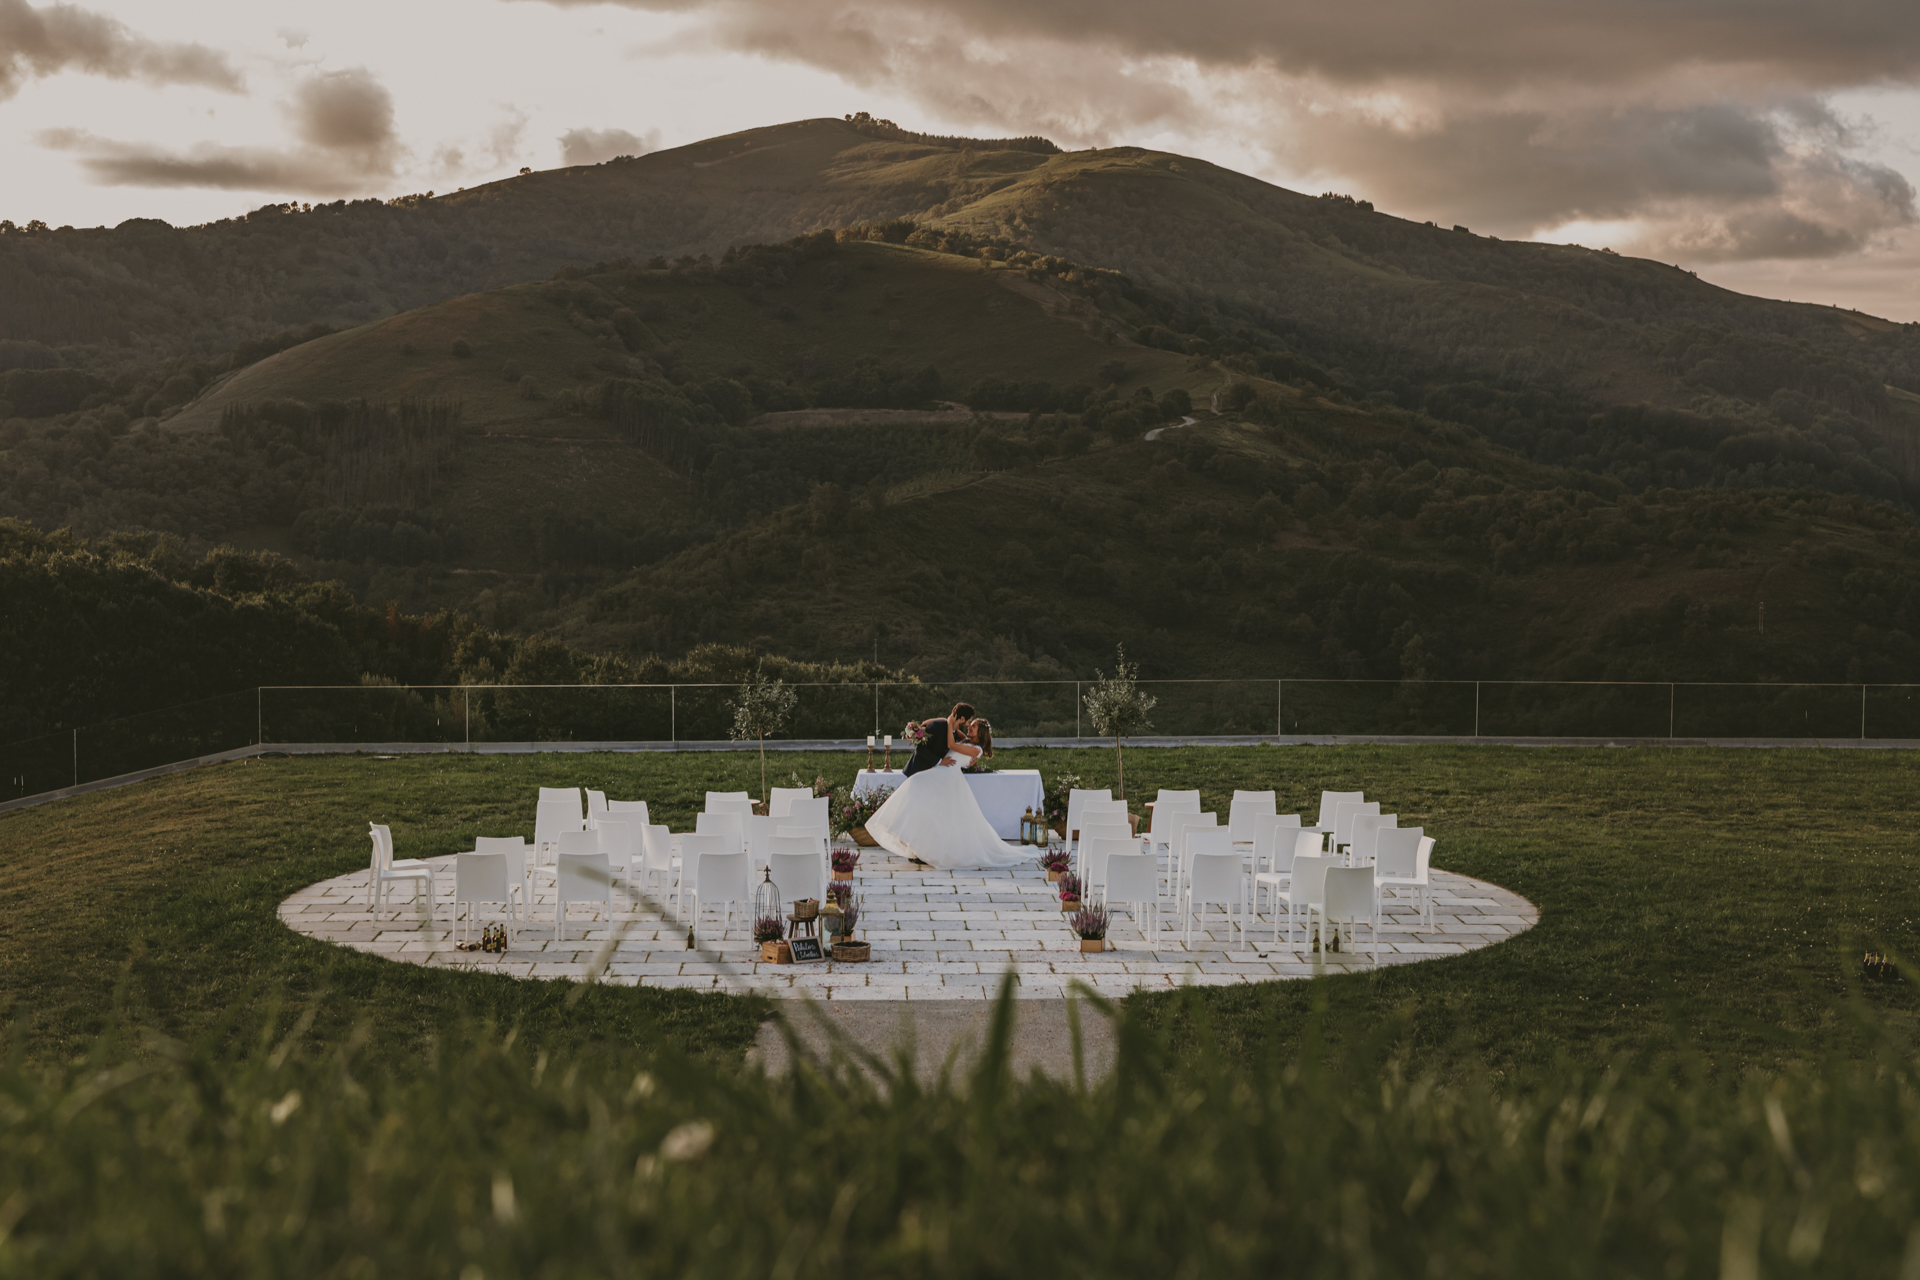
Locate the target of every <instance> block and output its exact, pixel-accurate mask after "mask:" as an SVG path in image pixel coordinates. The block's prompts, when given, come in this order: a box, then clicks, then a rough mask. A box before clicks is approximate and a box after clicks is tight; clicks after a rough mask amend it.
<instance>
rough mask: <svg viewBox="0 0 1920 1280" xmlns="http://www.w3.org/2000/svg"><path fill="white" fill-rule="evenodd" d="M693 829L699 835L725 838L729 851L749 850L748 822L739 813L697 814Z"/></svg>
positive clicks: (743, 851)
mask: <svg viewBox="0 0 1920 1280" xmlns="http://www.w3.org/2000/svg"><path fill="white" fill-rule="evenodd" d="M693 829H694V831H695V832H696V833H697V834H699V835H703V836H719V837H720V838H721V839H723V840H725V841H726V842H727V852H728V853H745V852H746V851H747V824H746V822H745V820H744V819H742V818H741V816H740V815H739V814H737V813H711V812H709V813H698V814H695V815H694V818H693Z"/></svg>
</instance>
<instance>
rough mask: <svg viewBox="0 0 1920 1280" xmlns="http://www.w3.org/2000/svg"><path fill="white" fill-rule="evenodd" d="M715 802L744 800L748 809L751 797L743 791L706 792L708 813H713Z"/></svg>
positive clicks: (751, 801) (750, 804)
mask: <svg viewBox="0 0 1920 1280" xmlns="http://www.w3.org/2000/svg"><path fill="white" fill-rule="evenodd" d="M716 800H745V801H746V802H747V804H748V806H749V807H751V806H752V804H753V797H752V796H750V795H748V794H747V793H746V792H744V791H709V792H707V811H708V812H709V813H711V812H713V811H714V809H713V804H714V801H716Z"/></svg>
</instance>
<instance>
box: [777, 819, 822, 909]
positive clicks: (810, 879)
mask: <svg viewBox="0 0 1920 1280" xmlns="http://www.w3.org/2000/svg"><path fill="white" fill-rule="evenodd" d="M767 872H768V874H769V875H770V876H771V877H772V879H773V883H774V884H775V885H776V886H778V887H779V890H780V901H781V902H782V903H783V904H786V905H788V906H791V905H792V904H793V903H795V902H798V901H800V900H801V899H802V898H824V897H826V896H827V882H826V879H825V878H824V877H823V876H822V875H821V874H820V854H819V851H818V850H816V849H815V848H814V847H813V841H812V839H811V838H809V837H807V836H775V837H773V839H771V840H769V841H767Z"/></svg>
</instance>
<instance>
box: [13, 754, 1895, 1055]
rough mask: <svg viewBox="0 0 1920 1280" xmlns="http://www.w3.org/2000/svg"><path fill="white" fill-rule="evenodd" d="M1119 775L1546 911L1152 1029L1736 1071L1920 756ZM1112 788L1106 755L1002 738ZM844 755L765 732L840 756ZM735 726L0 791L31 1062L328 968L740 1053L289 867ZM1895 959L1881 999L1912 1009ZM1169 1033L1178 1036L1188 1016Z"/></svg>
mask: <svg viewBox="0 0 1920 1280" xmlns="http://www.w3.org/2000/svg"><path fill="white" fill-rule="evenodd" d="M1128 760H1129V769H1128V779H1129V781H1130V783H1131V792H1130V794H1131V795H1132V796H1133V797H1135V798H1136V800H1137V799H1140V798H1145V797H1147V796H1150V795H1151V794H1152V792H1153V790H1154V789H1155V788H1158V787H1160V786H1167V787H1177V788H1178V787H1199V788H1200V789H1201V791H1202V794H1203V798H1204V799H1205V802H1206V803H1207V805H1208V807H1209V808H1215V807H1218V808H1219V809H1221V810H1222V811H1224V809H1225V806H1226V802H1227V799H1228V797H1229V796H1230V793H1231V791H1232V790H1233V789H1234V788H1235V787H1245V788H1266V787H1272V788H1275V789H1277V790H1278V791H1279V794H1280V799H1281V807H1282V811H1283V812H1285V811H1293V810H1302V811H1304V812H1306V813H1307V814H1309V815H1311V814H1312V813H1313V811H1314V809H1315V808H1316V806H1317V804H1318V796H1319V792H1320V790H1321V789H1323V788H1326V789H1341V790H1344V789H1364V790H1366V792H1367V793H1368V795H1369V796H1377V797H1378V798H1379V799H1381V800H1382V801H1383V803H1384V804H1385V806H1386V808H1387V809H1388V810H1389V811H1391V812H1397V813H1398V814H1399V815H1400V821H1401V823H1402V824H1403V825H1413V824H1418V825H1421V826H1424V827H1425V828H1426V829H1427V830H1428V832H1429V833H1431V834H1434V835H1436V836H1437V837H1438V839H1439V846H1438V849H1437V850H1436V854H1435V859H1436V862H1437V864H1438V865H1440V866H1443V867H1445V868H1447V869H1449V870H1453V871H1458V872H1462V873H1465V874H1467V875H1473V876H1479V877H1482V878H1485V879H1487V880H1491V881H1493V882H1495V883H1498V884H1500V885H1503V886H1505V887H1507V888H1509V889H1512V890H1514V891H1515V892H1518V893H1520V894H1523V895H1525V896H1526V897H1527V898H1529V899H1530V900H1532V901H1533V902H1534V903H1536V904H1537V905H1538V906H1539V907H1540V911H1541V920H1540V924H1539V926H1538V927H1537V928H1535V929H1533V930H1531V931H1530V932H1528V933H1527V934H1525V935H1523V936H1522V937H1520V938H1518V939H1517V940H1515V941H1513V942H1510V943H1507V944H1504V945H1501V946H1497V947H1493V948H1489V949H1487V950H1484V951H1480V952H1476V953H1474V954H1471V955H1467V956H1462V957H1457V958H1451V959H1446V960H1440V961H1432V962H1426V963H1422V964H1418V965H1414V966H1409V967H1401V968H1394V969H1389V970H1385V971H1382V972H1381V973H1379V974H1378V975H1361V976H1351V977H1341V978H1334V979H1329V980H1326V981H1324V982H1321V983H1317V984H1310V983H1301V982H1284V983H1276V984H1272V985H1268V986H1261V987H1252V988H1241V989H1227V990H1222V989H1210V990H1206V991H1203V992H1200V993H1197V994H1196V995H1194V996H1191V997H1189V996H1158V997H1152V998H1141V999H1136V1000H1135V1001H1133V1002H1132V1003H1133V1004H1134V1005H1135V1006H1137V1007H1138V1009H1139V1012H1140V1014H1141V1015H1142V1017H1143V1020H1144V1021H1145V1022H1146V1023H1147V1024H1148V1025H1158V1026H1162V1027H1175V1026H1184V1025H1186V1024H1187V1023H1189V1022H1190V1021H1191V1020H1193V1019H1196V1018H1200V1019H1203V1020H1204V1021H1205V1022H1206V1023H1207V1024H1208V1025H1209V1026H1210V1028H1211V1034H1212V1035H1213V1036H1214V1037H1217V1038H1218V1040H1219V1041H1220V1042H1221V1043H1222V1044H1223V1045H1224V1046H1225V1047H1227V1048H1228V1049H1229V1050H1230V1052H1231V1053H1232V1054H1233V1055H1234V1056H1236V1057H1238V1058H1240V1059H1242V1060H1245V1061H1249V1062H1258V1061H1271V1060H1274V1059H1276V1058H1278V1057H1282V1056H1285V1055H1288V1054H1290V1053H1291V1052H1292V1050H1293V1048H1294V1047H1295V1043H1296V1041H1297V1039H1298V1037H1299V1036H1300V1035H1301V1033H1302V1028H1303V1027H1304V1026H1305V1025H1306V1022H1307V1020H1308V1017H1309V1014H1310V1012H1311V1008H1312V1004H1313V1002H1314V1000H1315V999H1316V998H1317V997H1324V998H1325V999H1326V1000H1327V1001H1329V1002H1330V1004H1331V1005H1332V1006H1333V1007H1334V1009H1335V1010H1336V1011H1339V1012H1343V1013H1351V1014H1352V1015H1354V1016H1352V1017H1350V1018H1347V1017H1343V1018H1338V1019H1336V1020H1335V1023H1336V1025H1340V1026H1346V1027H1348V1028H1363V1029H1369V1028H1387V1027H1394V1028H1397V1029H1398V1032H1397V1034H1398V1035H1400V1036H1401V1037H1402V1038H1403V1039H1404V1042H1405V1043H1406V1045H1407V1046H1408V1053H1409V1055H1410V1059H1411V1060H1413V1061H1415V1062H1417V1063H1418V1064H1419V1065H1420V1066H1421V1068H1422V1069H1436V1068H1437V1069H1439V1070H1441V1071H1442V1073H1443V1074H1444V1073H1446V1072H1450V1071H1453V1070H1466V1071H1469V1072H1475V1073H1477V1072H1480V1071H1482V1070H1484V1069H1491V1070H1494V1071H1499V1072H1504V1071H1507V1070H1511V1069H1514V1068H1518V1067H1526V1066H1545V1065H1550V1064H1552V1063H1554V1062H1556V1061H1559V1060H1561V1059H1563V1058H1574V1059H1580V1060H1586V1061H1590V1062H1603V1061H1606V1060H1609V1059H1611V1058H1614V1057H1617V1056H1620V1055H1628V1056H1640V1055H1646V1054H1658V1053H1661V1052H1663V1051H1666V1050H1672V1049H1682V1048H1684V1049H1688V1050H1690V1051H1696V1052H1698V1053H1699V1054H1700V1055H1701V1056H1702V1057H1703V1059H1704V1060H1705V1061H1707V1062H1708V1063H1710V1064H1712V1065H1713V1066H1714V1067H1715V1068H1716V1069H1717V1070H1725V1071H1737V1070H1740V1069H1744V1068H1750V1067H1762V1068H1765V1067H1772V1066H1777V1065H1780V1064H1782V1063H1785V1062H1788V1061H1791V1060H1796V1059H1798V1058H1800V1057H1801V1056H1802V1055H1804V1054H1806V1053H1807V1052H1809V1051H1810V1050H1811V1049H1812V1048H1813V1047H1815V1046H1818V1047H1820V1048H1822V1049H1824V1048H1828V1047H1832V1046H1834V1045H1839V1046H1840V1047H1842V1048H1844V1047H1845V1046H1846V1045H1847V1044H1848V1043H1850V1040H1849V1037H1851V1036H1853V1035H1854V1034H1856V1033H1855V1031H1853V1030H1851V1029H1850V1028H1852V1027H1853V1026H1854V1024H1853V1023H1852V1022H1850V1021H1849V1020H1848V1017H1847V1015H1846V1007H1847V1000H1848V992H1849V984H1850V982H1851V981H1852V975H1853V974H1854V973H1856V972H1857V969H1858V951H1859V950H1860V948H1861V946H1862V945H1866V944H1873V945H1880V944H1885V945H1888V946H1891V947H1892V948H1894V949H1896V950H1899V951H1902V952H1909V953H1914V954H1920V947H1916V946H1915V945H1914V942H1915V937H1914V935H1915V922H1914V916H1915V912H1914V902H1915V896H1914V891H1913V884H1914V880H1915V875H1914V872H1915V868H1916V852H1920V847H1917V843H1916V839H1915V836H1914V834H1913V832H1914V830H1915V823H1914V816H1915V815H1914V810H1915V807H1916V801H1915V798H1914V797H1915V787H1914V782H1915V778H1916V769H1917V768H1920V759H1916V758H1915V757H1914V756H1912V755H1911V754H1910V753H1902V752H1885V753H1880V752H1823V751H1805V750H1802V751H1704V750H1684V751H1657V750H1630V751H1629V750H1618V751H1601V750H1593V751H1587V750H1570V749H1552V750H1522V749H1505V748H1418V749H1413V748H1374V747H1341V748H1274V747H1255V748H1192V749H1180V750H1144V749H1143V750H1136V751H1133V752H1131V753H1129V756H1128ZM997 762H998V763H1000V764H1001V765H1003V766H1005V767H1022V766H1033V765H1037V766H1038V767H1040V768H1041V769H1043V770H1044V771H1046V772H1047V773H1049V774H1053V773H1055V772H1057V771H1060V770H1063V769H1071V770H1073V771H1075V772H1078V773H1079V774H1081V775H1082V777H1083V778H1085V779H1086V780H1087V781H1088V784H1089V785H1093V786H1100V785H1107V784H1109V783H1110V781H1111V779H1112V776H1113V753H1112V752H1111V751H1100V750H1085V751H1044V752H1043V751H1037V750H1035V751H1011V750H1009V751H1003V752H1001V754H1000V756H999V758H998V761H997ZM858 763H859V760H858V759H856V758H855V757H853V756H826V755H821V754H818V753H791V754H775V755H773V756H771V757H770V760H769V772H770V774H771V776H772V778H773V780H774V781H776V782H779V781H785V780H786V779H787V777H788V775H789V774H790V773H791V772H793V771H795V770H798V771H800V772H801V773H802V774H803V775H804V776H806V777H807V778H811V777H812V776H813V775H814V774H815V773H816V772H824V773H826V774H827V775H828V776H830V777H834V778H837V779H844V778H845V777H847V776H849V775H850V774H851V772H852V770H853V769H854V768H855V767H857V765H858ZM758 784H759V777H758V766H757V762H756V761H755V759H754V757H752V756H751V755H749V754H744V753H740V754H694V753H687V754H681V755H660V754H648V755H542V756H511V757H504V756H494V757H463V756H428V757H407V758H401V759H395V760H376V759H373V758H370V757H360V756H333V757H299V758H293V759H279V760H256V761H252V762H248V763H244V764H235V765H228V766H222V767H219V768H212V769H203V770H199V771H195V772H192V773H186V774H181V775H177V776H174V777H170V778H166V779H161V780H158V781H155V782H150V783H144V784H141V785H139V786H134V787H129V788H125V789H122V790H118V791H111V792H104V793H100V794H96V795H91V796H86V797H82V798H79V799H76V800H70V801H63V802H61V803H58V804H52V805H47V806H44V807H41V808H36V809H28V810H23V811H17V812H14V813H11V814H8V815H6V816H5V817H4V818H0V832H3V833H5V844H6V847H7V849H8V856H7V858H6V859H5V861H4V865H3V868H0V910H4V918H5V919H6V921H7V926H6V930H5V933H4V936H0V992H4V998H5V1000H6V1002H7V1004H8V1005H9V1007H10V1008H11V1011H12V1013H13V1016H14V1017H15V1018H16V1020H17V1021H18V1022H19V1023H20V1024H21V1025H22V1027H23V1029H24V1034H25V1041H26V1044H27V1046H28V1048H29V1051H30V1053H31V1054H33V1055H34V1056H38V1057H55V1056H59V1057H67V1056H71V1055H75V1054H78V1053H80V1052H82V1051H83V1050H84V1049H85V1048H86V1047H87V1045H88V1044H89V1042H90V1040H91V1038H92V1037H93V1036H94V1035H95V1034H96V1033H97V1032H99V1031H100V1030H101V1029H102V1028H103V1027H105V1026H107V1025H108V1023H109V1022H110V1021H111V1020H112V1019H113V1018H114V1016H115V1015H114V1012H113V1011H114V1008H115V1002H116V998H117V997H116V991H122V993H123V994H121V995H120V996H119V997H118V999H120V1000H121V1002H122V1003H123V1005H124V1010H125V1014H124V1016H125V1017H127V1018H128V1019H130V1020H131V1021H132V1022H133V1023H134V1024H135V1025H138V1026H145V1027H151V1028H153V1029H156V1030H160V1031H164V1032H166V1033H168V1034H171V1035H175V1036H181V1037H193V1036H196V1035H203V1034H211V1033H214V1032H215V1031H216V1030H217V1029H218V1028H219V1027H221V1026H223V1025H224V1023H223V1019H227V1018H229V1017H232V1016H236V1015H239V1014H243V1013H245V1012H246V1010H247V1008H248V1006H264V1005H265V1004H266V1003H267V1002H270V1001H273V1000H278V999H286V1000H290V1001H295V1002H300V1001H305V1000H307V999H308V998H310V997H311V996H313V995H315V994H316V993H320V992H325V993H327V998H326V1000H325V1001H324V1002H323V1004H322V1006H321V1009H320V1012H319V1014H318V1017H317V1021H316V1022H315V1032H314V1034H315V1036H316V1037H317V1038H318V1039H319V1040H321V1041H330V1040H336V1039H338V1038H340V1037H342V1036H344V1035H345V1033H346V1030H347V1028H349V1027H350V1026H352V1025H355V1024H361V1023H363V1024H365V1026H366V1027H367V1029H368V1032H369V1033H370V1035H371V1038H372V1039H371V1046H372V1047H371V1051H372V1052H374V1053H375V1054H376V1055H385V1056H389V1057H395V1058H404V1057H405V1056H407V1055H410V1054H416V1053H419V1052H422V1051H423V1050H424V1049H425V1048H426V1047H427V1046H429V1045H430V1044H431V1043H432V1042H433V1040H434V1038H435V1037H437V1036H438V1035H440V1034H442V1033H443V1032H444V1031H445V1029H446V1028H447V1027H449V1026H451V1025H452V1024H453V1023H455V1022H461V1021H470V1020H472V1019H475V1018H478V1019H484V1020H491V1021H493V1022H495V1023H498V1024H499V1025H502V1026H515V1027H518V1028H519V1029H520V1032H519V1034H520V1035H521V1036H523V1037H526V1038H528V1039H529V1040H530V1041H531V1042H537V1043H540V1044H542V1045H545V1046H548V1047H552V1048H554V1049H556V1050H557V1049H561V1048H566V1047H570V1046H581V1045H595V1046H605V1047H609V1048H612V1049H615V1050H622V1049H625V1048H630V1047H638V1046H643V1045H645V1044H647V1043H650V1042H652V1041H654V1040H655V1039H657V1038H663V1037H664V1038H666V1039H670V1040H672V1041H673V1042H674V1043H676V1044H678V1045H681V1046H683V1047H685V1048H687V1049H690V1050H692V1051H694V1052H696V1053H701V1054H706V1055H712V1056H715V1057H719V1058H732V1057H735V1056H737V1055H738V1054H739V1053H740V1052H742V1051H743V1049H744V1048H745V1046H746V1045H747V1044H748V1043H749V1042H750V1040H751V1037H752V1035H753V1033H754V1029H755V1027H756V1026H757V1025H758V1023H759V1021H760V1019H761V1017H762V1016H763V1012H764V1008H763V1006H762V1005H761V1004H760V1003H758V1002H755V1001H750V1000H737V999H731V998H727V997H717V996H699V995H690V994H681V993H667V992H649V991H644V990H631V989H622V988H596V989H594V990H593V991H591V992H590V993H589V994H588V995H587V996H586V997H585V998H584V999H583V1000H581V1001H580V1002H579V1003H577V1004H576V1005H574V1006H572V1007H568V1006H567V1005H566V1004H565V997H566V995H567V994H568V992H569V991H570V990H571V989H572V988H571V984H565V983H562V984H545V983H529V982H519V981H514V980H510V979H496V978H490V977H478V976H472V975H457V974H451V973H442V972H433V971H428V970H424V969H419V968H416V967H414V966H411V965H402V964H395V963H392V962H389V961H384V960H379V959H375V958H373V957H370V956H365V955H360V954H358V953H354V952H350V951H345V950H341V949H338V948H334V947H331V946H327V945H324V944H321V943H318V942H314V941H311V940H309V939H306V938H303V937H299V936H296V935H295V934H293V933H292V932H291V931H289V930H287V929H285V928H284V927H283V926H282V925H281V924H280V923H279V921H278V919H277V917H276V915H275V907H276V905H277V904H278V903H279V901H280V900H281V898H283V897H284V896H285V895H286V894H288V893H290V892H292V891H293V890H295V889H297V888H299V887H301V886H303V885H306V884H309V883H311V882H313V881H315V880H320V879H324V878H326V877H329V876H334V875H339V874H341V873H343V872H347V871H351V870H354V869H356V868H357V867H360V866H362V865H363V864H364V861H365V859H366V856H367V842H366V836H365V830H366V823H367V822H368V821H369V820H375V821H382V822H386V823H389V824H390V825H391V826H392V827H393V830H394V833H395V839H396V842H397V844H398V851H399V853H400V855H401V856H402V857H409V856H430V855H434V854H442V853H449V852H452V851H454V850H456V849H460V848H469V847H471V840H472V838H473V836H475V835H476V834H488V833H493V834H510V833H513V832H517V831H530V829H531V814H532V808H533V805H532V801H531V797H532V796H533V794H534V788H535V787H536V786H539V785H588V786H594V787H599V788H602V789H604V790H606V791H607V792H608V793H609V794H610V795H612V796H615V797H619V798H640V799H646V800H648V801H649V802H650V803H651V804H652V806H653V813H654V815H655V816H656V818H657V819H658V820H661V821H665V822H668V823H670V824H671V825H672V826H673V827H674V828H675V829H676V830H679V829H682V828H684V827H685V826H687V825H689V824H690V822H691V817H692V814H693V813H694V812H695V811H696V810H697V809H698V808H699V807H700V804H701V798H702V793H703V792H704V791H705V790H707V789H708V788H712V789H716V790H735V789H740V788H750V789H755V790H757V788H758ZM1912 991H1913V988H1912V987H1911V986H1909V985H1904V984H1902V985H1894V986H1871V987H1868V988H1866V989H1865V990H1864V992H1863V996H1864V998H1865V999H1867V1000H1868V1001H1870V1002H1871V1004H1872V1006H1873V1007H1876V1008H1878V1009H1880V1010H1881V1011H1882V1012H1883V1013H1884V1014H1885V1015H1886V1017H1887V1018H1888V1019H1891V1020H1892V1021H1893V1023H1894V1024H1895V1025H1896V1026H1898V1027H1901V1028H1906V1027H1908V1026H1910V1024H1911V1022H1912V1016H1913V1008H1914V1000H1913V997H1912V994H1911V993H1912ZM1179 1042H1183V1043H1192V1042H1193V1038H1192V1037H1185V1038H1183V1039H1182V1040H1180V1041H1179Z"/></svg>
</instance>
